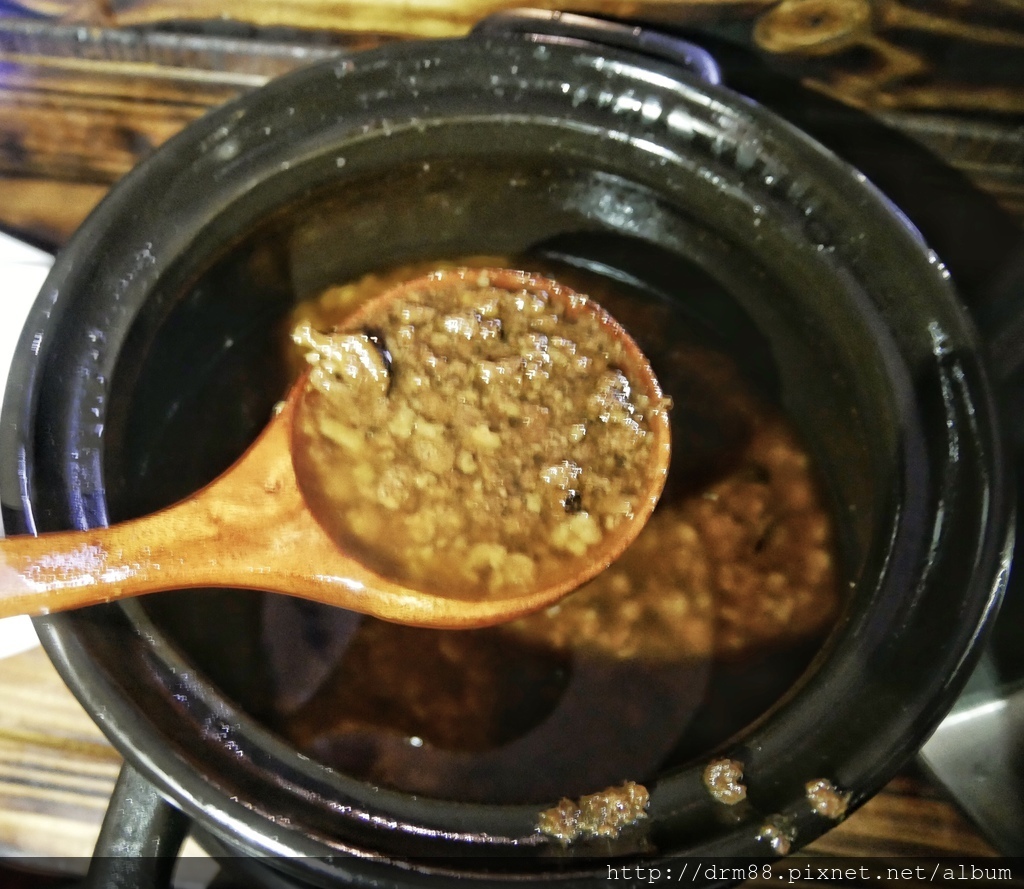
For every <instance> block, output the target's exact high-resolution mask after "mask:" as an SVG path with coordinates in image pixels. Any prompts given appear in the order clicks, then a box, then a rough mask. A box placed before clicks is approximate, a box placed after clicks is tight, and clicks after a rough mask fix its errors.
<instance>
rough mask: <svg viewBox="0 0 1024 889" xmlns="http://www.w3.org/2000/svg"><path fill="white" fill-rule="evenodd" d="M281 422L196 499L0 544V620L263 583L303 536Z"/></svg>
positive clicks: (298, 496) (298, 499)
mask: <svg viewBox="0 0 1024 889" xmlns="http://www.w3.org/2000/svg"><path fill="white" fill-rule="evenodd" d="M287 445H288V430H287V428H286V426H285V424H282V423H279V422H276V421H275V422H272V423H271V424H270V425H269V426H268V427H267V429H266V430H265V431H264V433H263V435H262V436H261V437H260V438H259V439H258V440H257V442H256V443H255V444H254V445H253V446H252V447H251V448H250V450H249V451H248V452H247V453H246V454H245V456H244V457H243V458H242V459H241V460H239V461H238V462H237V463H236V464H235V465H234V466H233V467H232V468H231V469H230V470H228V471H227V472H226V473H225V474H224V475H222V476H220V477H219V478H218V479H216V480H215V481H214V482H212V483H211V484H210V485H208V486H207V487H206V488H204V489H202V490H201V491H199V492H198V493H197V494H195V495H193V496H192V497H190V498H188V499H187V500H183V501H181V502H180V503H178V504H175V505H174V506H171V507H169V508H167V509H164V510H162V511H160V512H156V513H153V514H152V515H147V516H144V517H142V518H138V519H133V520H130V521H127V522H123V523H120V524H117V525H112V526H110V527H107V528H95V529H91V530H87V531H62V532H57V533H52V534H43V535H41V536H38V537H33V536H28V535H26V536H18V537H9V538H6V539H3V540H0V617H4V616H10V615H14V614H30V615H40V614H47V613H49V612H51V611H59V610H64V609H68V608H78V607H81V606H84V605H93V604H96V603H99V602H109V601H111V600H113V599H120V598H125V597H129V596H138V595H142V594H144V593H151V592H157V591H160V590H169V589H181V588H187V587H203V586H234V587H238V586H252V587H257V588H258V587H260V586H261V583H260V576H261V575H262V574H266V575H269V574H271V573H273V568H272V567H271V566H272V565H273V564H274V562H275V558H276V559H277V560H278V561H279V560H280V556H277V555H276V554H277V553H279V552H280V549H281V547H282V545H287V542H288V539H289V538H290V537H294V535H296V534H299V535H301V534H302V533H303V532H304V531H309V530H312V532H314V533H315V531H316V530H317V529H307V528H305V522H304V520H303V517H304V516H305V514H306V513H305V510H304V508H303V504H302V501H301V494H299V493H298V491H297V490H296V486H295V482H294V472H293V470H292V467H291V458H290V454H289V451H288V448H287Z"/></svg>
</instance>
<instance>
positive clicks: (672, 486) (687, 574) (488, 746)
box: [264, 257, 839, 802]
mask: <svg viewBox="0 0 1024 889" xmlns="http://www.w3.org/2000/svg"><path fill="white" fill-rule="evenodd" d="M467 264H468V265H481V266H495V265H502V264H504V265H509V264H512V265H516V264H517V263H516V262H515V261H510V260H508V259H504V260H502V259H500V258H495V257H483V258H479V259H476V260H469V261H467V260H466V259H461V260H459V261H458V262H457V263H453V265H467ZM518 264H520V265H521V263H518ZM440 265H442V264H440V263H429V264H426V265H424V266H415V267H404V268H402V269H396V270H394V271H393V272H390V273H386V274H383V275H374V276H368V277H366V278H364V279H361V280H360V281H358V282H354V283H352V284H348V285H342V286H339V287H335V288H331V289H330V290H328V291H326V292H325V293H324V294H321V295H320V297H319V298H318V299H316V300H314V301H311V302H307V303H304V304H302V305H300V306H299V307H298V308H297V309H296V311H295V313H294V314H293V317H292V319H291V320H292V321H293V322H297V321H299V320H308V321H309V322H310V323H311V324H312V325H313V326H320V327H329V326H331V325H333V324H337V323H339V322H340V321H341V320H342V319H343V318H344V316H345V315H346V314H348V313H349V312H351V311H352V309H353V308H354V307H355V306H357V305H358V304H360V302H361V301H363V300H365V299H368V298H369V297H371V296H373V295H375V294H376V293H379V292H381V291H382V290H383V289H385V288H386V287H387V286H389V285H390V284H392V283H394V282H396V281H400V280H404V279H407V278H411V277H416V276H418V275H419V274H421V273H423V272H425V271H429V270H431V269H433V268H437V267H439V266H440ZM529 270H530V271H537V272H540V273H543V274H548V275H551V276H552V277H555V278H556V279H558V280H560V281H563V282H564V283H565V284H567V285H568V286H570V287H573V288H575V289H577V290H579V291H580V292H584V293H588V294H589V295H591V296H592V297H593V298H594V299H596V300H597V301H598V302H599V303H600V304H601V305H603V306H604V307H605V308H606V309H608V310H609V311H610V312H611V313H612V315H613V316H616V317H617V318H618V319H619V320H620V321H625V322H626V326H627V327H628V328H629V330H630V333H631V334H632V335H633V336H634V338H636V339H637V340H638V342H639V343H640V345H641V347H642V348H643V349H644V351H645V353H646V354H647V355H648V357H649V358H650V359H651V362H652V365H653V366H654V369H655V372H656V374H657V375H658V377H659V380H660V381H661V383H662V386H663V389H664V390H665V392H666V394H667V395H669V396H670V397H671V398H672V400H673V403H674V409H673V412H672V418H673V430H672V434H673V461H672V467H671V470H670V473H669V480H668V484H667V486H666V489H665V492H664V494H663V495H662V500H661V502H660V504H659V506H658V509H657V510H656V511H655V514H654V515H653V517H652V518H651V520H650V521H649V523H648V525H647V527H646V528H645V529H644V530H643V531H642V532H641V534H640V536H639V538H638V539H637V540H636V542H635V543H634V544H633V545H632V546H631V547H630V549H629V550H627V552H626V553H625V554H624V555H623V556H622V557H621V558H620V559H619V560H618V561H617V562H616V563H615V564H614V565H612V566H611V567H610V568H609V569H608V570H606V571H605V572H604V573H602V574H601V575H599V576H598V577H597V578H595V579H594V580H593V581H591V582H590V583H589V584H587V585H585V586H584V587H583V588H581V589H580V590H578V591H577V592H576V593H574V594H572V595H571V596H569V597H567V598H566V599H564V600H562V601H561V602H560V603H559V604H557V605H555V606H553V607H551V608H549V609H547V610H545V611H542V612H540V613H537V614H534V615H530V616H528V617H526V618H522V619H520V620H517V621H514V622H512V623H509V624H506V625H504V626H500V627H494V628H488V629H484V630H472V631H441V630H426V629H419V628H412V627H402V626H398V625H394V624H388V623H384V622H381V621H377V620H374V619H371V618H366V617H361V616H358V615H354V614H350V613H348V612H339V611H338V610H337V609H319V610H318V609H317V608H315V607H313V608H311V606H309V605H308V603H304V604H302V605H300V604H298V603H294V602H292V601H291V600H287V599H282V598H281V597H268V599H267V601H266V605H265V612H264V634H265V635H267V636H268V643H267V644H268V646H269V649H270V651H271V661H272V662H273V661H274V660H275V658H274V656H273V652H274V650H275V649H276V650H278V651H280V650H281V649H282V648H291V649H293V651H292V653H291V655H290V656H291V657H292V658H294V657H295V653H294V649H295V647H296V642H295V640H294V638H289V639H288V640H286V641H283V640H282V638H276V639H275V638H273V634H274V632H275V630H274V628H275V627H278V628H280V627H284V626H292V627H294V626H295V619H296V615H297V614H298V612H297V611H296V610H295V609H299V608H302V609H304V611H303V614H304V615H305V617H304V618H303V619H304V620H305V621H306V624H305V625H306V626H307V628H315V627H319V632H320V633H321V635H322V636H323V638H322V639H321V640H320V643H318V644H319V647H317V645H312V646H311V647H310V655H309V656H310V657H311V658H315V659H317V668H316V670H315V671H314V672H315V679H314V680H311V679H310V673H309V670H308V669H307V670H299V671H297V672H296V671H294V670H289V669H286V668H284V666H283V664H284V661H281V660H280V658H278V660H279V661H280V664H279V668H278V669H276V670H274V671H272V672H274V680H275V685H276V688H275V706H274V711H275V712H274V713H273V715H272V717H271V721H272V722H273V723H274V725H275V727H276V729H277V730H278V731H279V732H280V733H281V734H283V735H284V736H286V737H287V738H289V739H290V740H291V741H292V743H294V744H295V745H296V746H297V747H298V748H299V749H301V750H303V751H305V752H307V753H309V754H310V755H313V756H314V757H316V758H317V759H319V760H320V761H322V762H324V763H326V764H327V765H331V766H333V767H336V768H338V769H340V770H342V771H345V772H346V773H348V774H351V775H353V776H355V777H358V778H362V779H365V780H369V781H372V782H374V783H378V784H381V785H383V786H389V787H393V788H396V789H399V790H403V791H407V792H414V793H422V794H428V795H434V796H439V797H443V798H455V799H463V800H470V801H486V802H537V801H544V800H547V799H549V798H551V797H552V796H556V795H566V794H568V795H577V794H582V793H588V792H592V791H593V790H595V789H598V788H600V787H603V786H607V785H609V784H613V783H618V782H621V781H623V780H627V779H629V780H637V781H643V780H648V779H649V778H651V777H652V776H653V775H654V774H656V773H657V771H658V770H660V769H662V768H664V767H666V766H668V765H671V764H673V763H678V762H683V761H686V760H687V759H689V758H692V757H693V756H696V755H703V754H706V753H707V752H708V751H709V750H710V749H711V748H713V747H714V746H715V745H716V744H719V743H721V742H722V741H723V740H724V739H725V738H726V737H728V736H729V735H730V734H732V733H734V732H735V731H737V730H739V729H740V728H742V726H743V725H745V724H747V723H748V722H750V721H751V720H753V719H754V718H756V717H757V716H758V715H760V714H761V713H763V712H764V711H765V710H767V709H768V708H769V707H770V706H771V704H772V703H773V702H774V701H775V700H776V699H777V698H778V697H779V696H780V695H781V694H782V693H783V692H784V691H785V689H786V688H787V687H788V686H789V685H790V684H791V683H792V682H793V681H794V680H795V678H796V677H797V676H798V675H799V672H800V671H801V670H802V669H803V667H804V666H805V665H806V663H807V661H808V659H809V657H810V656H811V654H812V653H813V651H814V650H815V649H816V647H817V645H818V644H819V643H820V640H821V638H822V637H823V635H824V633H825V632H826V631H827V630H828V628H829V627H830V626H831V624H832V622H833V621H834V619H835V617H836V614H837V612H838V607H839V593H838V584H837V580H836V571H835V566H834V553H833V549H834V532H833V528H832V523H831V520H830V517H829V515H828V513H827V511H826V509H825V507H824V505H823V499H822V496H821V492H820V490H819V488H818V486H817V484H816V482H815V478H814V472H813V467H812V466H811V464H810V461H809V459H808V455H807V452H806V450H805V449H804V448H803V447H802V445H801V443H800V442H799V440H798V437H797V436H796V434H795V432H794V430H793V429H792V427H791V425H790V424H789V423H788V421H787V420H786V419H785V418H784V417H783V416H782V414H781V413H780V411H779V410H778V409H777V408H775V407H774V406H772V405H771V404H769V403H768V402H767V401H766V400H765V399H763V398H761V397H759V396H758V395H757V394H756V393H755V392H754V391H753V390H752V387H751V385H750V384H749V383H748V381H747V380H746V379H745V378H744V377H743V376H742V375H741V373H740V372H739V370H738V369H737V366H736V364H735V363H734V362H733V361H732V360H731V359H730V358H729V357H728V356H727V355H725V354H724V353H723V352H721V351H718V350H715V349H712V348H709V347H707V346H705V345H702V344H701V343H700V342H699V338H698V337H694V336H688V330H687V328H686V326H685V325H684V324H681V323H680V320H679V317H678V313H677V310H676V309H674V308H673V307H672V306H670V305H667V304H663V303H658V302H654V301H636V300H635V297H634V295H632V294H628V293H625V292H624V288H623V287H622V286H621V285H619V284H616V283H613V282H609V281H607V280H606V279H604V278H602V277H600V276H593V275H587V274H584V273H581V272H578V271H577V270H570V269H567V268H560V267H556V268H552V267H550V266H546V267H541V266H540V265H539V264H538V263H536V262H532V264H531V266H530V269H529ZM293 358H294V362H295V367H296V369H297V368H299V367H300V366H301V363H302V358H301V355H300V354H298V353H296V354H295V355H294V356H293ZM283 615H285V616H286V617H287V619H285V620H282V616H283ZM325 628H326V629H325ZM300 647H301V646H300ZM297 675H302V676H303V677H304V678H303V679H302V680H301V685H302V687H299V685H298V684H297V683H299V680H297V679H296V678H295V677H296V676H297Z"/></svg>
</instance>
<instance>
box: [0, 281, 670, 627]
mask: <svg viewBox="0 0 1024 889" xmlns="http://www.w3.org/2000/svg"><path fill="white" fill-rule="evenodd" d="M481 275H483V278H481ZM481 281H482V282H484V283H485V284H486V286H487V287H489V288H491V289H494V288H497V289H498V290H501V291H508V292H515V293H517V294H521V295H523V296H524V297H531V298H537V299H540V298H542V299H543V300H544V301H545V305H546V306H550V307H551V308H552V309H554V310H556V311H557V313H558V315H559V317H560V318H567V319H577V318H580V317H583V316H587V317H589V318H590V319H591V320H596V321H597V323H598V324H599V326H600V328H601V329H602V330H604V331H606V332H607V333H608V334H609V335H610V336H611V337H612V338H613V339H614V340H615V341H616V342H617V343H619V344H620V345H621V346H622V348H621V350H620V351H619V352H617V354H618V355H619V356H620V357H621V359H622V360H621V363H622V364H623V365H624V366H623V367H622V368H621V370H622V371H623V373H625V375H626V377H627V378H628V380H629V382H630V384H631V385H632V387H633V388H634V389H635V390H637V391H639V392H641V393H642V394H643V396H644V397H645V398H646V399H647V402H648V403H650V404H651V405H652V408H651V409H650V410H649V411H648V412H647V415H646V422H647V424H648V426H647V431H646V433H645V434H647V435H650V436H651V437H652V442H651V446H650V447H649V448H648V449H647V451H646V453H647V454H648V455H649V456H648V458H647V460H646V465H644V466H643V467H642V470H643V472H642V484H641V491H642V495H641V496H640V497H639V498H637V500H636V505H635V508H634V509H632V511H631V512H630V514H629V515H628V516H626V517H625V519H624V520H623V521H621V522H619V523H618V524H617V525H616V526H615V527H614V529H612V530H610V531H609V532H608V533H605V534H604V535H603V536H602V538H601V540H600V541H599V542H598V543H596V544H594V545H592V546H590V547H589V548H588V549H587V551H586V553H585V555H584V556H582V557H578V558H574V559H572V560H570V562H569V563H568V567H567V568H566V569H565V570H563V571H561V572H560V573H559V574H558V575H557V576H554V577H542V578H541V579H540V580H538V582H537V583H536V584H520V585H517V586H515V587H514V588H506V589H502V590H501V591H500V593H498V594H494V593H493V592H491V593H490V594H486V595H485V594H483V593H482V592H481V594H480V595H470V596H467V595H466V594H465V592H462V593H461V594H451V593H449V592H448V591H447V590H446V589H445V588H444V587H443V586H441V587H438V588H430V587H429V586H424V585H422V584H415V583H410V582H409V581H408V579H405V578H402V577H395V576H390V575H389V573H388V572H386V571H382V570H380V569H379V567H375V566H371V565H368V564H367V563H366V560H365V559H362V558H360V557H358V556H357V555H355V554H353V552H352V551H351V548H350V547H348V546H347V545H346V541H344V540H340V539H339V536H338V535H337V534H335V533H331V532H330V531H329V529H328V526H329V518H330V517H329V515H328V514H327V513H326V512H325V510H324V509H323V506H322V504H320V505H317V504H316V503H315V497H310V496H309V495H310V493H311V491H310V486H309V481H308V480H307V479H306V478H305V474H304V473H303V472H302V470H301V467H302V465H303V463H302V460H301V459H298V457H301V455H302V453H303V449H304V448H306V447H308V444H307V443H306V442H305V441H304V439H303V434H301V432H300V431H299V430H301V429H302V428H303V424H302V422H301V420H302V418H303V416H304V415H305V414H306V413H308V412H309V407H308V405H309V404H310V403H311V401H312V400H315V398H316V397H317V396H316V393H315V391H314V389H315V387H314V386H313V385H312V383H311V380H312V378H313V377H314V376H315V375H316V374H317V372H318V371H320V370H322V368H319V367H314V368H312V369H311V370H309V371H307V372H306V373H304V374H303V375H302V376H301V377H300V379H299V380H298V381H297V382H296V383H295V384H294V385H293V386H292V388H291V390H290V392H289V394H288V396H287V398H286V399H285V401H284V402H283V404H282V406H281V408H280V410H279V411H278V412H277V413H276V414H275V415H274V417H273V418H272V419H271V421H270V422H269V424H268V425H267V426H266V428H265V429H264V430H263V432H262V433H261V434H260V436H259V437H258V438H257V439H256V441H255V442H254V443H253V444H252V445H251V446H250V448H249V449H248V450H247V451H246V452H245V453H244V454H243V455H242V457H241V458H240V459H239V460H238V461H237V462H236V463H235V464H234V465H233V466H232V467H231V468H229V469H228V470H227V471H226V472H225V473H224V474H222V475H221V476H220V477H218V478H217V479H215V480H214V481H213V482H211V483H210V484H209V485H207V486H206V487H204V488H203V489H201V490H200V491H198V492H197V493H195V494H194V495H192V496H190V497H189V498H187V499H185V500H183V501H181V502H179V503H177V504H175V505H173V506H170V507H168V508H166V509H164V510H161V511H159V512H155V513H153V514H151V515H148V516H144V517H141V518H138V519H134V520H131V521H127V522H124V523H120V524H116V525H113V526H110V527H105V528H95V529H90V530H85V531H68V532H58V533H51V534H44V535H41V536H37V537H32V536H21V537H13V538H8V539H6V540H2V541H0V616H8V615H14V614H31V615H39V614H47V613H50V612H53V611H61V610H65V609H70V608H77V607H82V606H86V605H92V604H97V603H101V602H109V601H112V600H114V599H120V598H125V597H130V596H138V595H142V594H146V593H151V592H158V591H163V590H171V589H184V588H197V587H244V588H252V589H261V590H267V591H272V592H277V593H283V594H287V595H293V596H299V597H303V598H306V599H311V600H315V601H318V602H321V603H325V604H330V605H336V606H340V607H344V608H347V609H350V610H354V611H359V612H362V613H365V614H369V615H373V616H375V617H379V618H383V619H385V620H391V621H395V622H399V623H405V624H411V625H418V626H435V627H452V628H455V627H477V626H486V625H489V624H495V623H500V622H503V621H507V620H511V619H514V618H516V617H519V616H521V615H523V614H526V613H528V612H531V611H534V610H536V609H538V608H541V607H544V606H545V605H548V604H551V603H553V602H554V601H556V600H557V599H559V598H560V597H562V596H564V595H566V594H567V593H569V592H571V591H572V590H573V589H575V588H576V587H578V586H579V585H580V584H582V583H584V582H586V581H587V580H589V579H591V578H592V577H594V576H596V575H597V574H598V573H599V572H600V571H602V570H604V568H606V567H607V566H608V565H609V564H610V563H611V562H612V561H614V559H615V558H617V557H618V556H619V555H620V554H621V553H622V552H623V551H624V550H625V549H626V547H627V546H628V545H629V544H630V543H631V542H632V541H633V540H634V539H635V537H636V535H637V534H638V533H639V532H640V530H641V529H642V528H643V526H644V524H645V523H646V521H647V519H648V518H649V516H650V514H651V512H652V511H653V509H654V506H655V504H656V503H657V500H658V497H659V496H660V493H661V490H662V487H663V485H664V481H665V478H666V476H667V472H668V462H669V451H670V444H669V423H668V411H667V408H666V406H665V404H664V399H663V398H662V395H661V390H660V388H659V386H658V382H657V379H656V378H655V376H654V373H653V371H652V370H651V367H650V365H649V363H648V362H647V359H646V358H645V356H644V355H643V353H642V352H641V351H640V349H639V347H637V346H636V344H635V343H634V342H633V341H632V339H631V338H630V337H629V335H628V334H627V333H626V332H625V331H624V330H623V329H622V328H621V327H620V326H619V325H618V324H617V323H616V322H615V321H614V320H613V319H612V318H611V317H610V316H608V315H607V313H605V312H604V311H603V310H602V309H601V308H600V307H599V306H597V305H596V304H595V303H593V302H592V301H591V300H589V299H588V298H586V297H585V296H582V295H580V294H577V293H575V292H573V291H571V290H569V289H568V288H565V287H562V286H560V285H558V284H557V283H556V282H554V281H551V280H549V279H545V278H540V277H536V276H532V275H529V274H526V273H523V272H515V271H510V270H497V269H493V270H485V271H483V272H482V271H481V270H472V271H468V270H453V271H450V272H445V273H438V274H436V275H432V276H428V277H427V278H424V279H418V280H417V281H415V282H409V283H406V284H403V285H399V286H398V287H395V288H392V289H391V290H388V291H387V292H386V293H384V294H382V295H381V296H379V297H377V298H375V299H374V300H372V301H371V302H370V303H368V304H367V305H366V306H365V307H364V308H362V309H361V310H359V311H357V312H356V313H355V314H354V315H353V316H352V318H351V319H350V321H349V323H348V324H347V325H346V328H345V331H346V332H348V333H350V334H360V332H361V331H362V329H363V327H364V325H366V324H367V323H368V321H370V320H372V319H373V318H375V317H376V316H378V315H379V313H380V311H381V310H382V309H389V308H390V309H393V308H395V307H396V306H398V307H401V306H402V305H404V304H405V303H404V302H403V301H404V300H408V299H409V297H410V294H411V293H412V292H413V291H416V292H418V293H419V294H420V295H421V296H422V295H423V294H426V295H427V296H428V297H429V296H430V295H431V294H432V293H433V292H434V291H435V290H437V289H438V288H442V287H451V286H452V285H453V283H454V284H456V285H459V286H462V285H465V286H466V287H474V286H478V285H479V284H480V282H481ZM307 436H308V430H307ZM503 447H513V448H514V447H516V442H514V441H512V442H504V443H503ZM297 466H298V467H299V468H300V472H299V474H298V475H297V472H296V467H297ZM311 500H312V501H313V502H314V508H311V505H310V504H311Z"/></svg>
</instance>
